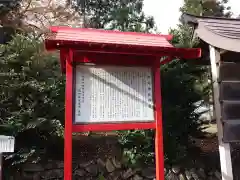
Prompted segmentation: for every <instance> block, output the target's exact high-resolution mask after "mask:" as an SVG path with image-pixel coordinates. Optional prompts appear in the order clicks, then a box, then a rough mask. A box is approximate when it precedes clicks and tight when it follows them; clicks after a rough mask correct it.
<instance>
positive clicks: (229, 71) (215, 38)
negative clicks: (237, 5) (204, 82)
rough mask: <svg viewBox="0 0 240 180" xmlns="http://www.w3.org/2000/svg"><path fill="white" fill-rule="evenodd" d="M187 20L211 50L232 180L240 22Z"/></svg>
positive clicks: (223, 150) (226, 169)
mask: <svg viewBox="0 0 240 180" xmlns="http://www.w3.org/2000/svg"><path fill="white" fill-rule="evenodd" d="M183 20H184V21H185V22H186V23H188V24H189V25H192V26H193V27H194V28H195V35H196V36H197V37H199V38H200V40H201V45H202V47H203V48H204V49H206V47H208V48H209V50H208V53H209V54H208V55H209V57H210V62H211V70H212V81H213V93H214V106H215V108H214V109H215V115H216V120H217V128H218V139H219V152H220V161H221V171H222V179H224V180H232V179H233V173H232V162H231V150H230V143H231V142H240V19H229V18H215V17H199V16H193V15H190V14H184V15H183ZM205 60H209V58H206V56H205Z"/></svg>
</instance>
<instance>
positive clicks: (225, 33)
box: [182, 14, 240, 52]
mask: <svg viewBox="0 0 240 180" xmlns="http://www.w3.org/2000/svg"><path fill="white" fill-rule="evenodd" d="M182 20H183V21H184V22H185V23H187V24H189V25H192V26H193V27H194V28H195V33H196V35H197V37H199V38H200V39H201V40H203V41H204V42H206V43H207V44H210V45H212V46H214V47H217V48H219V49H223V50H227V51H234V52H240V19H230V18H217V17H202V16H194V15H191V14H183V16H182Z"/></svg>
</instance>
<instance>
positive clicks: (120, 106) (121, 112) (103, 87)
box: [75, 65, 154, 123]
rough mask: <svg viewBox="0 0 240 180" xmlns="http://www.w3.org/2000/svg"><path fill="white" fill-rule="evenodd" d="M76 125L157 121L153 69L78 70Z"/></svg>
mask: <svg viewBox="0 0 240 180" xmlns="http://www.w3.org/2000/svg"><path fill="white" fill-rule="evenodd" d="M75 75H76V77H75V78H76V81H75V82H76V88H75V89H76V92H75V95H76V97H75V123H117V122H148V121H154V109H153V89H152V87H153V83H152V81H153V80H152V71H151V68H145V67H115V66H114V67H113V66H104V67H102V66H86V65H85V66H83V65H78V66H77V67H76V73H75Z"/></svg>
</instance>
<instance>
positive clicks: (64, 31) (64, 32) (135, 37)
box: [51, 27, 172, 47]
mask: <svg viewBox="0 0 240 180" xmlns="http://www.w3.org/2000/svg"><path fill="white" fill-rule="evenodd" d="M51 32H52V33H54V34H55V36H54V39H55V40H63V41H75V42H82V43H101V44H112V45H127V46H146V47H159V46H162V47H172V45H171V44H170V43H169V42H168V40H171V39H172V36H171V35H157V34H147V33H136V32H121V31H110V30H99V29H86V28H70V27H51Z"/></svg>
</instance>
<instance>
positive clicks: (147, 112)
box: [45, 27, 201, 180]
mask: <svg viewBox="0 0 240 180" xmlns="http://www.w3.org/2000/svg"><path fill="white" fill-rule="evenodd" d="M171 38H172V37H171V36H170V35H153V34H145V33H134V32H119V31H105V30H94V29H81V28H69V27H52V28H51V33H50V34H49V35H48V37H47V38H46V41H45V44H46V49H47V50H56V49H58V50H60V57H61V59H60V60H61V67H62V71H63V72H64V73H66V97H65V99H66V106H65V108H66V109H65V145H64V146H65V151H64V179H65V180H71V179H72V133H73V132H83V131H111V130H130V129H155V130H156V137H155V143H156V144H155V157H156V179H157V180H163V179H164V155H163V137H162V103H161V83H160V65H161V64H164V63H167V62H169V61H170V60H172V59H173V58H184V59H193V58H199V57H200V55H201V51H200V49H183V48H175V47H173V46H172V45H171V44H170V43H169V42H168V41H169V40H171ZM162 57H164V58H163V59H162V61H161V58H162ZM143 112H144V113H143Z"/></svg>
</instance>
